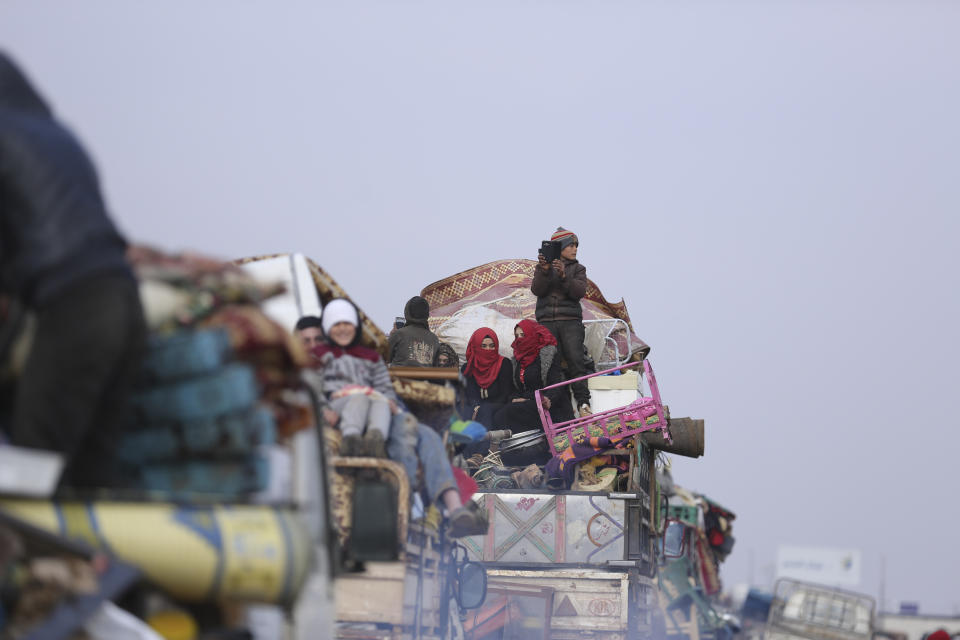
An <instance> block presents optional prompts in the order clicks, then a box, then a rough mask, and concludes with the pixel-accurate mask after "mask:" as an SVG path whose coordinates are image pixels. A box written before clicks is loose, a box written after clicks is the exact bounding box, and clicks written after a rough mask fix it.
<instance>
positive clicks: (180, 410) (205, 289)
mask: <svg viewBox="0 0 960 640" xmlns="http://www.w3.org/2000/svg"><path fill="white" fill-rule="evenodd" d="M129 257H130V260H131V263H132V264H133V266H134V269H135V271H136V274H137V277H138V280H139V281H140V291H141V299H142V301H143V304H144V311H145V314H146V317H147V323H148V327H149V329H150V331H151V335H150V337H149V340H148V352H147V354H146V356H145V359H144V363H143V367H142V372H141V375H140V377H139V379H138V380H137V384H136V389H135V391H134V392H133V393H132V395H131V398H130V401H129V411H128V417H127V421H128V424H127V425H126V426H127V428H126V434H125V437H124V438H123V439H122V441H121V442H120V443H119V444H118V448H117V454H118V457H119V458H120V460H121V461H122V462H123V463H126V466H127V470H128V473H129V474H130V475H131V478H130V481H131V483H132V486H133V487H134V488H139V489H143V490H148V491H151V492H154V491H155V492H160V493H161V494H162V497H170V496H184V495H191V496H195V495H196V494H210V496H211V497H213V498H218V499H221V498H230V499H240V498H242V497H244V496H249V495H250V494H253V493H255V492H258V491H261V490H263V489H264V488H266V486H267V484H268V482H269V479H270V475H271V467H277V466H280V467H283V466H287V467H288V466H289V459H288V458H287V457H286V455H285V450H284V449H283V448H281V447H275V446H274V445H276V444H277V443H278V442H279V441H282V440H283V439H285V438H287V437H289V436H290V435H291V434H293V433H294V432H296V431H298V430H300V429H303V428H306V427H308V426H310V425H311V424H312V421H313V412H312V407H311V405H310V403H309V399H305V398H304V396H303V393H302V392H301V390H302V385H301V383H300V369H301V367H303V366H305V365H306V363H307V354H306V353H305V351H304V350H303V348H302V347H301V345H300V344H299V343H298V342H297V341H296V340H295V339H294V338H293V337H292V336H291V335H290V333H289V331H287V330H286V329H285V328H284V327H281V326H279V325H278V324H276V323H275V322H273V321H272V320H271V319H270V318H268V317H267V316H266V315H265V314H264V313H263V312H262V311H261V309H260V306H259V305H260V304H261V303H262V302H263V301H264V300H266V299H267V298H269V297H270V296H272V295H274V294H276V293H279V292H280V290H278V289H277V287H275V286H272V285H271V286H267V285H264V284H262V283H260V282H258V281H256V280H254V279H253V278H251V277H250V276H249V275H247V274H246V273H245V272H244V271H243V270H242V269H241V268H240V267H238V266H236V265H233V264H228V263H223V262H219V261H215V260H210V259H208V258H203V257H198V256H194V255H188V254H183V255H178V256H171V255H166V254H163V253H161V252H159V251H155V250H152V249H147V248H143V247H134V248H132V249H131V250H130V254H129ZM281 471H282V470H281Z"/></svg>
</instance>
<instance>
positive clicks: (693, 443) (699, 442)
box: [640, 418, 703, 458]
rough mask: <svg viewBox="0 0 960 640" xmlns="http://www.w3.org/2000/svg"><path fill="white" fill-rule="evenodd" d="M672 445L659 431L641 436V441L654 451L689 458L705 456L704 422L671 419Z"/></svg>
mask: <svg viewBox="0 0 960 640" xmlns="http://www.w3.org/2000/svg"><path fill="white" fill-rule="evenodd" d="M668 426H669V429H670V437H671V438H672V439H673V442H672V443H668V442H666V441H665V440H664V439H663V436H662V435H660V432H659V431H647V432H645V433H641V434H640V440H641V441H642V442H643V443H644V444H646V445H648V446H650V448H652V449H658V450H660V451H666V452H667V453H675V454H677V455H678V456H685V457H687V458H699V457H700V456H702V455H703V420H699V419H695V418H670V421H669V423H668Z"/></svg>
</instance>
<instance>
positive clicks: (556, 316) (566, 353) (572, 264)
mask: <svg viewBox="0 0 960 640" xmlns="http://www.w3.org/2000/svg"><path fill="white" fill-rule="evenodd" d="M550 240H552V241H555V242H559V243H560V257H559V258H558V259H556V260H553V262H547V259H546V258H545V257H544V256H543V254H542V253H541V254H540V255H539V256H538V259H539V264H538V265H537V267H536V269H534V272H533V284H531V285H530V290H531V291H533V294H534V295H535V296H537V312H536V318H537V322H539V323H540V324H542V325H543V326H545V327H546V328H547V329H548V330H549V331H550V333H552V334H553V337H554V338H556V339H557V347H558V348H559V350H560V353H562V354H563V358H564V359H565V360H566V362H567V372H568V374H569V376H570V378H571V379H572V378H579V377H580V376H583V375H586V367H585V364H584V352H583V338H584V329H583V309H582V308H581V307H580V299H581V298H583V296H584V294H585V293H586V292H587V268H586V267H584V266H583V265H582V264H580V263H579V262H577V249H578V248H579V246H580V240H579V239H578V238H577V236H576V234H574V233H573V232H572V231H567V230H566V229H564V228H563V227H557V230H556V232H554V234H553V235H552V236H551V237H550ZM572 387H573V398H574V400H575V401H576V404H577V408H578V409H579V411H580V415H587V414H589V413H590V390H589V389H588V388H587V384H586V382H583V381H581V382H577V383H574V384H573V385H572Z"/></svg>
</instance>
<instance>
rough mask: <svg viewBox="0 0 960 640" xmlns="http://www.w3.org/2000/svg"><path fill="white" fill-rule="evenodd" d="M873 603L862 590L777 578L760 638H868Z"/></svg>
mask: <svg viewBox="0 0 960 640" xmlns="http://www.w3.org/2000/svg"><path fill="white" fill-rule="evenodd" d="M876 606H877V605H876V601H875V600H874V599H873V598H872V597H870V596H868V595H864V594H862V593H854V592H852V591H845V590H843V589H838V588H834V587H827V586H823V585H818V584H812V583H808V582H800V581H798V580H791V579H788V578H781V579H780V580H778V581H777V583H776V584H775V585H774V589H773V602H772V603H771V605H770V614H769V616H768V617H767V628H766V631H764V634H763V640H794V639H797V638H803V639H809V640H821V639H822V640H871V638H872V637H873V634H874V631H875V623H874V620H875V617H874V613H875V611H876Z"/></svg>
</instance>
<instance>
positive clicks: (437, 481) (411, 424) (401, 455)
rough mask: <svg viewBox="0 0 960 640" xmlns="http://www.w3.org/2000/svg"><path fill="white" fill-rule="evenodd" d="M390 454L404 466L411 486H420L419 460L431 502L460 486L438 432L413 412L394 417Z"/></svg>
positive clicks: (392, 458) (388, 444)
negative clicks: (418, 483)
mask: <svg viewBox="0 0 960 640" xmlns="http://www.w3.org/2000/svg"><path fill="white" fill-rule="evenodd" d="M387 455H388V456H389V457H390V459H391V460H393V461H394V462H399V463H400V464H402V465H403V468H404V469H405V470H406V472H407V479H408V480H409V481H410V486H411V488H416V485H417V462H419V463H420V464H422V465H423V479H424V484H425V485H426V489H427V495H428V496H429V497H430V501H431V502H435V501H437V500H438V499H439V498H440V495H441V494H443V492H444V491H446V490H447V489H456V488H457V482H456V480H454V478H453V469H452V468H451V467H450V460H449V459H447V452H446V450H445V449H444V447H443V441H442V440H441V439H440V436H439V435H438V434H437V432H436V431H434V430H433V429H431V428H430V427H428V426H426V425H425V424H421V423H420V422H417V420H416V418H414V416H413V414H410V413H406V412H401V413H398V414H396V415H395V416H393V421H392V422H391V424H390V437H389V438H388V439H387ZM441 506H442V505H441Z"/></svg>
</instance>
